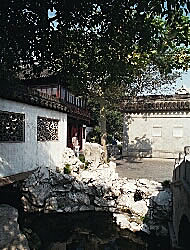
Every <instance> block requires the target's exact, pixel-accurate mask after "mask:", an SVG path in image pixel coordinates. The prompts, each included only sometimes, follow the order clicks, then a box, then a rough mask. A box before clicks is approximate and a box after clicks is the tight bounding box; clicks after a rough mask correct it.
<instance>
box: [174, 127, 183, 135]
mask: <svg viewBox="0 0 190 250" xmlns="http://www.w3.org/2000/svg"><path fill="white" fill-rule="evenodd" d="M173 137H183V126H176V127H173Z"/></svg>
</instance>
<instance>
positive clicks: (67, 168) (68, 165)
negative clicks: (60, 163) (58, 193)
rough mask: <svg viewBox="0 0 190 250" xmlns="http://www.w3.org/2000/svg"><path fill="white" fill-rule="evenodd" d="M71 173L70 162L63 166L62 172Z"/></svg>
mask: <svg viewBox="0 0 190 250" xmlns="http://www.w3.org/2000/svg"><path fill="white" fill-rule="evenodd" d="M70 173H71V166H70V164H68V163H67V164H65V167H64V174H70Z"/></svg>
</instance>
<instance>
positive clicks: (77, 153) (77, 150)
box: [72, 133, 80, 157]
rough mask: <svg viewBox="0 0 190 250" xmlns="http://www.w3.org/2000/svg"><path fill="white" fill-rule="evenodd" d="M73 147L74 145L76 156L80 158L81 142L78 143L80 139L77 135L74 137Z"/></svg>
mask: <svg viewBox="0 0 190 250" xmlns="http://www.w3.org/2000/svg"><path fill="white" fill-rule="evenodd" d="M72 145H73V150H74V152H75V155H76V156H77V157H78V156H79V147H80V146H79V142H78V137H77V133H75V134H74V136H73V137H72Z"/></svg>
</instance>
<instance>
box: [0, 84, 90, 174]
mask: <svg viewBox="0 0 190 250" xmlns="http://www.w3.org/2000/svg"><path fill="white" fill-rule="evenodd" d="M46 80H47V79H46ZM45 90H46V93H45ZM50 90H51V91H52V92H51V93H50ZM60 90H61V91H65V95H64V96H63V92H59V91H60ZM54 93H55V95H54ZM61 93H62V95H61ZM71 96H72V98H71ZM89 124H90V114H89V112H88V110H87V108H86V104H85V102H84V101H83V100H82V98H79V97H75V96H73V95H72V94H71V93H70V92H68V91H67V90H66V89H65V90H64V89H61V86H60V84H57V85H54V86H53V85H52V86H50V85H48V84H47V86H46V87H45V86H44V87H43V88H42V87H39V86H38V88H35V87H34V88H31V87H27V86H26V85H17V84H14V83H12V84H8V83H4V84H3V83H1V88H0V177H6V176H11V175H15V174H19V173H22V172H27V171H30V170H33V169H35V168H37V167H38V166H42V165H44V166H47V167H48V166H49V167H52V168H55V167H56V166H59V165H60V164H61V162H62V152H63V149H64V148H66V147H72V142H71V139H72V137H73V136H74V135H75V134H77V137H78V140H79V144H80V148H82V146H83V142H84V140H85V128H86V126H88V125H89Z"/></svg>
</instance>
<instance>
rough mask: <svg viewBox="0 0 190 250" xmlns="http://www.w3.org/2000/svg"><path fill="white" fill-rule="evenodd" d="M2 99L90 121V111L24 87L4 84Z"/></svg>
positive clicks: (1, 91)
mask: <svg viewBox="0 0 190 250" xmlns="http://www.w3.org/2000/svg"><path fill="white" fill-rule="evenodd" d="M0 97H2V98H5V99H9V100H13V101H17V102H22V103H26V104H30V105H35V106H40V107H43V108H48V109H52V110H57V111H60V112H65V113H68V115H70V116H72V117H75V118H77V119H81V120H85V121H88V122H89V121H90V114H89V112H88V110H86V109H84V108H79V107H76V106H74V105H71V104H69V103H66V102H64V101H63V100H60V99H57V98H56V97H53V96H50V95H47V94H44V93H41V92H39V91H37V90H34V89H31V88H29V87H26V86H24V85H18V84H11V85H10V84H2V86H1V88H0Z"/></svg>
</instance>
